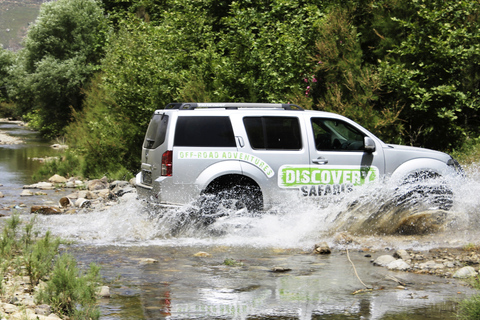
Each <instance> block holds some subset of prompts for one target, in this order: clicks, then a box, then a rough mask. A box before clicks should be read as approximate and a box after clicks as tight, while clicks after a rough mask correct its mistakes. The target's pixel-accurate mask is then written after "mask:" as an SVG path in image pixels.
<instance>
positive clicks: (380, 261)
mask: <svg viewBox="0 0 480 320" xmlns="http://www.w3.org/2000/svg"><path fill="white" fill-rule="evenodd" d="M395 260H397V259H395V258H394V257H393V256H391V255H388V254H385V255H383V256H380V257H378V258H377V259H375V260H374V261H373V265H374V266H380V267H386V266H388V264H390V263H391V262H393V261H395Z"/></svg>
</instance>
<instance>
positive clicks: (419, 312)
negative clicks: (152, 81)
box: [39, 167, 480, 319]
mask: <svg viewBox="0 0 480 320" xmlns="http://www.w3.org/2000/svg"><path fill="white" fill-rule="evenodd" d="M471 170H472V172H471V173H472V175H471V177H472V178H468V179H467V180H459V181H455V180H452V181H451V184H452V185H453V186H454V196H455V198H454V202H453V206H452V207H451V209H450V210H449V211H445V210H441V209H440V208H438V206H436V205H435V203H434V202H428V201H427V202H426V205H421V204H418V205H417V204H416V203H403V202H402V203H399V202H398V201H396V200H394V197H393V195H394V194H395V192H398V189H396V188H388V186H384V185H382V186H380V185H372V186H368V187H367V189H364V190H363V191H354V192H352V193H350V194H347V195H344V196H343V198H337V199H331V200H330V201H327V203H323V204H322V205H321V206H320V205H319V203H317V202H309V201H305V199H300V198H299V197H296V196H292V198H291V199H286V200H285V201H284V202H283V204H282V205H281V206H278V207H276V208H275V209H272V210H270V211H268V212H265V213H263V214H262V215H251V214H248V213H247V212H245V211H242V210H238V211H233V210H230V211H229V212H227V214H226V215H224V216H223V217H221V218H220V219H218V220H217V221H216V222H214V223H205V221H204V220H202V219H201V217H198V216H196V213H197V212H198V208H197V207H196V206H195V203H192V204H190V205H188V206H185V207H183V208H180V209H169V210H165V209H152V208H150V207H146V206H145V205H144V204H143V203H141V202H140V201H138V200H136V199H135V198H134V197H130V198H128V197H124V198H122V200H121V201H122V202H121V203H119V204H118V205H116V206H114V207H110V208H107V209H105V210H98V211H94V212H92V213H89V214H78V215H71V216H48V217H39V223H40V226H41V227H42V228H43V231H45V230H47V229H50V230H51V231H52V232H53V233H54V234H56V235H58V236H61V237H62V238H66V239H71V240H74V241H75V242H76V245H75V246H72V247H69V248H68V250H69V251H71V252H72V253H74V254H75V255H76V256H77V257H78V259H79V261H80V262H81V263H83V264H85V265H88V264H89V263H90V262H96V263H98V264H99V265H101V266H102V275H103V276H104V278H105V280H106V281H107V282H108V283H109V284H110V287H111V292H112V297H111V298H110V299H109V300H105V301H102V303H101V307H102V313H103V316H102V319H405V318H408V319H455V318H456V316H455V312H456V309H455V308H456V303H457V302H458V301H459V300H461V299H463V298H465V297H466V296H468V295H470V294H472V291H471V289H469V288H468V287H467V286H465V285H464V284H463V283H462V282H461V281H457V280H452V279H445V278H440V277H434V276H429V275H418V274H412V273H403V272H395V271H390V270H387V269H385V268H381V267H373V266H372V264H371V259H373V258H375V257H377V256H380V255H382V254H392V253H393V252H392V251H390V249H388V248H395V249H401V248H405V249H413V250H428V249H431V248H439V247H455V246H462V245H465V244H467V243H476V242H477V241H478V240H477V238H478V237H477V235H478V233H477V232H476V230H477V229H478V227H479V226H480V224H479V219H478V207H479V201H480V199H478V198H476V196H475V195H476V194H478V192H479V189H480V184H479V183H478V181H479V180H480V179H478V178H477V169H476V168H475V167H472V168H471ZM401 204H402V205H403V206H402V205H401ZM192 217H194V218H193V219H192ZM345 232H346V233H348V234H349V235H351V236H352V237H353V238H354V241H353V242H341V241H337V240H336V237H337V236H338V235H339V234H343V233H345ZM321 241H325V242H327V243H328V245H329V246H330V247H331V248H332V250H333V253H332V254H331V255H328V256H320V255H313V254H312V253H311V252H312V248H313V246H314V244H315V243H318V242H321ZM346 249H348V250H349V251H348V252H349V256H348V257H347V254H346ZM366 254H369V255H371V257H369V256H366ZM146 258H149V259H151V260H147V259H146ZM348 258H350V259H351V260H352V262H353V264H354V265H355V266H356V269H355V270H356V271H357V272H358V275H359V277H360V278H361V280H362V281H363V282H364V283H366V284H368V286H371V287H373V288H374V290H373V291H371V292H367V293H363V294H356V295H353V294H352V293H353V292H355V291H356V290H359V289H362V288H363V286H362V284H361V283H360V281H359V279H358V278H357V276H356V275H355V272H354V269H353V267H352V264H351V263H350V262H349V259H348ZM273 270H281V271H282V272H278V271H277V272H274V271H273ZM392 276H393V277H395V278H397V279H401V281H402V282H403V283H406V286H404V287H399V286H398V284H397V283H396V282H394V281H392V280H391V277H392Z"/></svg>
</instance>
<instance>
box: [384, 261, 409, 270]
mask: <svg viewBox="0 0 480 320" xmlns="http://www.w3.org/2000/svg"><path fill="white" fill-rule="evenodd" d="M410 268H411V267H410V265H409V264H408V263H406V262H405V261H403V260H402V259H397V260H395V261H392V262H390V263H389V264H388V265H387V269H388V270H398V271H405V270H408V269H410Z"/></svg>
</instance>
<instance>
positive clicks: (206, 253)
mask: <svg viewBox="0 0 480 320" xmlns="http://www.w3.org/2000/svg"><path fill="white" fill-rule="evenodd" d="M193 256H194V257H202V258H206V257H211V256H212V255H211V254H210V253H208V252H204V251H199V252H197V253H195V254H194V255H193Z"/></svg>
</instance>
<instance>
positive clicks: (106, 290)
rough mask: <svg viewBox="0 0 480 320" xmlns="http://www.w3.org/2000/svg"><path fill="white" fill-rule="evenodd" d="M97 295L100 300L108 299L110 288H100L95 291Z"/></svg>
mask: <svg viewBox="0 0 480 320" xmlns="http://www.w3.org/2000/svg"><path fill="white" fill-rule="evenodd" d="M97 295H98V296H99V297H102V298H110V288H109V287H108V286H101V287H100V288H99V289H98V291H97Z"/></svg>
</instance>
